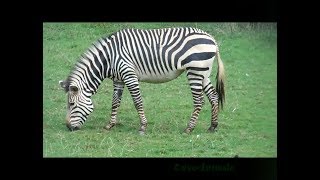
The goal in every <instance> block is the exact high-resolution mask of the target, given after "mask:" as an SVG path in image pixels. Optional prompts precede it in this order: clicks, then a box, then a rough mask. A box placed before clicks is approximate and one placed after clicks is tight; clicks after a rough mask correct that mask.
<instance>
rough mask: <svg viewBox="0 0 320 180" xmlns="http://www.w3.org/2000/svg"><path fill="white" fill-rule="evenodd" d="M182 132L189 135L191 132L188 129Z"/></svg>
mask: <svg viewBox="0 0 320 180" xmlns="http://www.w3.org/2000/svg"><path fill="white" fill-rule="evenodd" d="M183 132H184V134H190V133H191V132H192V130H191V129H189V128H186V129H185V130H184V131H183Z"/></svg>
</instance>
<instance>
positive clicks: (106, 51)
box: [59, 27, 225, 134]
mask: <svg viewBox="0 0 320 180" xmlns="http://www.w3.org/2000/svg"><path fill="white" fill-rule="evenodd" d="M215 56H217V62H218V63H217V64H218V70H217V75H216V81H217V82H216V88H214V87H213V85H212V84H211V81H210V79H209V76H210V74H211V70H212V65H213V61H214V58H215ZM184 71H186V75H187V78H188V80H189V84H190V87H191V92H192V96H193V102H194V110H193V113H192V116H191V119H190V121H189V123H188V125H187V128H186V129H185V132H186V133H189V132H191V131H192V130H193V129H194V127H195V125H196V122H197V119H198V116H199V113H200V111H201V108H202V105H203V103H204V97H203V96H204V95H203V94H205V95H206V96H207V97H208V99H209V102H210V104H211V107H212V108H211V111H212V112H211V113H212V117H211V125H210V127H209V129H208V130H209V131H213V130H214V129H215V128H216V127H217V125H218V107H219V105H220V106H221V108H222V106H223V102H224V96H225V95H224V66H223V63H222V61H221V59H220V55H219V49H218V46H217V43H216V41H215V40H214V38H213V37H212V36H211V35H209V34H208V33H206V32H204V31H202V30H200V29H197V28H187V27H181V28H165V29H152V30H141V29H124V30H120V31H118V32H116V33H114V34H113V35H111V36H109V37H107V38H100V39H99V40H97V41H96V42H94V43H93V45H92V46H91V47H90V48H89V49H88V50H87V51H86V52H85V53H83V54H82V56H81V57H80V60H79V61H78V62H77V64H76V65H75V68H74V70H73V71H72V72H71V73H70V75H69V76H68V78H67V80H65V81H60V82H59V83H60V85H61V86H62V87H63V88H64V89H65V91H66V92H67V94H68V108H67V111H68V113H67V118H66V119H67V127H68V128H69V129H70V130H75V129H79V128H80V127H81V126H82V125H83V123H84V122H85V120H86V119H87V116H88V115H89V114H90V113H91V112H92V111H93V104H92V101H91V96H92V95H93V94H95V93H96V92H97V89H98V87H99V85H100V84H101V82H102V81H103V80H104V79H105V78H110V79H112V80H113V86H114V92H113V99H112V112H111V120H110V122H109V123H108V124H107V125H106V126H105V129H110V128H112V127H113V126H114V125H115V124H116V116H117V109H118V107H119V106H120V102H121V96H122V92H123V88H124V87H125V86H126V87H127V88H128V90H129V92H130V94H131V96H132V98H133V101H134V104H135V107H136V110H137V111H138V114H139V117H140V123H141V126H140V129H139V132H140V133H141V134H143V133H144V132H145V130H146V127H147V119H146V117H145V113H144V110H143V103H142V98H141V94H140V90H139V81H141V82H149V83H163V82H167V81H170V80H173V79H175V78H177V77H178V76H179V75H180V74H182V73H183V72H184ZM166 93H174V92H166Z"/></svg>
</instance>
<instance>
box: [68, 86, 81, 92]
mask: <svg viewBox="0 0 320 180" xmlns="http://www.w3.org/2000/svg"><path fill="white" fill-rule="evenodd" d="M78 90H79V89H78V87H77V86H74V85H70V86H69V91H70V92H72V93H74V94H77V93H78Z"/></svg>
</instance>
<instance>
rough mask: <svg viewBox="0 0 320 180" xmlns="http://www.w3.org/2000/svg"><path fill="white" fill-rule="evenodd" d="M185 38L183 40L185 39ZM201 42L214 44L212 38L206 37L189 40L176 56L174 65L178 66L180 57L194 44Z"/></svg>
mask: <svg viewBox="0 0 320 180" xmlns="http://www.w3.org/2000/svg"><path fill="white" fill-rule="evenodd" d="M187 37H189V36H186V37H185V38H184V39H186V38H187ZM184 39H183V40H182V41H184ZM199 44H214V42H213V41H212V40H210V39H204V38H197V39H192V40H189V41H188V42H187V43H186V44H185V45H184V46H183V48H182V49H181V50H180V51H179V52H178V53H177V54H176V57H175V59H174V65H175V66H176V67H177V64H178V59H179V58H180V57H181V56H182V55H183V54H184V53H186V52H187V51H188V50H189V49H190V48H192V47H193V46H196V45H199Z"/></svg>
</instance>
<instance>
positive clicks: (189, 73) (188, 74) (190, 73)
mask: <svg viewBox="0 0 320 180" xmlns="http://www.w3.org/2000/svg"><path fill="white" fill-rule="evenodd" d="M190 75H193V76H199V77H202V79H203V78H204V77H203V75H201V74H195V73H192V72H188V73H187V76H190Z"/></svg>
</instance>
